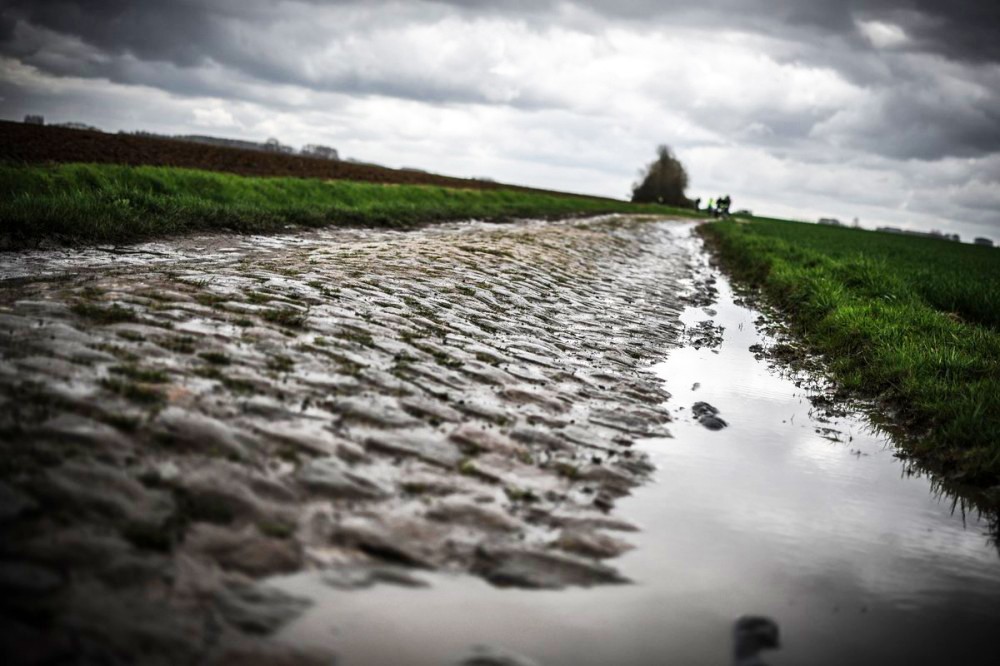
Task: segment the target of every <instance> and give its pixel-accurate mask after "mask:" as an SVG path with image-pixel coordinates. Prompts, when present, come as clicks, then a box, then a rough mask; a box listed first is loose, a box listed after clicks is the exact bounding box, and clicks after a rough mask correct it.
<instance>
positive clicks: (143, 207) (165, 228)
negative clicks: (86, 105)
mask: <svg viewBox="0 0 1000 666" xmlns="http://www.w3.org/2000/svg"><path fill="white" fill-rule="evenodd" d="M616 212H619V213H657V214H668V215H678V214H680V215H690V214H692V211H689V210H678V209H672V208H669V207H666V206H655V205H636V204H631V203H627V202H624V201H622V202H616V201H610V200H607V199H596V198H594V199H591V198H587V197H580V196H569V195H567V196H560V195H555V194H546V193H535V192H530V191H525V190H514V189H491V190H472V189H453V188H446V187H436V186H427V185H380V184H373V183H364V182H354V181H346V180H338V181H325V180H318V179H306V178H254V177H246V176H235V175H231V174H224V173H217V172H210V171H198V170H193V169H180V168H172V167H131V166H117V165H98V164H61V165H53V166H21V165H0V235H2V236H3V237H4V240H5V242H6V246H7V247H23V246H26V245H30V244H31V243H33V242H36V241H37V240H38V239H41V238H49V239H59V240H63V241H67V242H91V243H104V242H118V243H120V242H132V241H138V240H142V239H147V238H153V237H158V236H164V235H173V234H180V233H185V232H191V231H207V230H230V231H239V232H265V231H274V230H279V229H283V228H285V227H286V226H287V225H289V224H294V225H301V226H307V227H319V226H327V225H363V226H377V227H394V228H405V227H409V226H413V225H417V224H422V223H428V222H436V221H443V220H456V219H470V218H477V219H489V220H505V219H511V218H517V217H554V216H569V215H585V214H600V213H616Z"/></svg>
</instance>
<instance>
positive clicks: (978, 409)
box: [700, 220, 1000, 485]
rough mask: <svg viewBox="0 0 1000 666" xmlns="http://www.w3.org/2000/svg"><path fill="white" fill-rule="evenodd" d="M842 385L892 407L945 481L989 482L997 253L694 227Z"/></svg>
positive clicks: (994, 421) (999, 352)
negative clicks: (787, 321) (781, 314)
mask: <svg viewBox="0 0 1000 666" xmlns="http://www.w3.org/2000/svg"><path fill="white" fill-rule="evenodd" d="M700 231H701V233H702V234H703V235H704V236H705V237H706V238H707V239H708V240H709V242H710V244H711V245H712V246H713V247H714V249H715V250H716V252H717V254H718V256H719V257H720V259H721V260H722V262H723V264H724V265H725V266H726V267H727V268H728V269H729V270H730V271H731V272H732V273H733V274H734V276H735V277H736V278H737V279H741V280H745V281H749V282H750V283H751V284H753V285H755V286H758V287H760V288H762V290H763V292H764V293H765V295H766V296H767V297H769V299H770V300H771V301H772V302H773V303H774V304H775V305H776V306H777V307H778V308H779V309H781V310H783V311H784V312H785V313H786V314H787V315H788V317H789V319H790V322H791V324H792V326H793V328H794V329H795V331H796V333H798V334H799V335H800V336H801V337H802V338H803V340H804V341H805V342H806V343H807V344H808V345H809V346H810V347H812V348H814V349H815V350H817V351H819V352H822V353H823V354H824V355H825V356H826V357H827V358H828V360H829V362H830V366H831V369H832V371H833V373H834V375H835V376H836V378H837V379H838V380H839V382H840V383H841V385H842V386H843V387H844V388H846V389H848V390H850V391H853V392H854V393H856V394H858V395H864V396H867V397H873V398H877V399H879V400H880V401H882V402H883V403H884V404H887V405H890V406H892V407H893V408H894V409H895V411H896V416H897V420H899V419H901V421H902V424H903V425H904V426H907V427H908V429H909V430H910V431H911V432H913V433H914V434H915V435H916V436H915V437H913V438H908V440H909V441H907V442H906V443H905V446H906V447H907V448H908V449H909V450H910V451H911V453H913V454H915V455H916V456H917V457H918V458H919V459H921V460H922V461H923V462H925V463H927V464H929V465H930V466H931V467H932V468H934V469H936V470H938V471H940V472H943V473H945V474H946V475H947V477H948V478H949V479H952V480H955V481H960V482H969V483H974V484H976V485H995V484H997V483H998V482H1000V328H998V327H1000V251H997V250H994V249H992V248H984V247H977V246H972V245H960V244H958V243H952V242H948V241H942V240H935V239H927V238H917V237H908V236H898V235H893V234H885V233H880V232H871V231H863V230H856V229H845V228H836V227H825V226H819V225H815V224H804V223H797V222H787V221H778V220H755V221H752V222H748V223H741V222H736V221H723V222H714V223H711V224H707V225H703V226H702V227H701V228H700Z"/></svg>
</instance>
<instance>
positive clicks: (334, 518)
mask: <svg viewBox="0 0 1000 666" xmlns="http://www.w3.org/2000/svg"><path fill="white" fill-rule="evenodd" d="M677 224H679V223H675V222H669V221H660V222H657V221H651V220H637V219H629V218H621V217H608V218H600V219H593V220H586V221H578V222H562V223H535V222H525V223H520V224H514V225H503V226H499V225H482V224H474V223H471V224H461V225H445V226H441V227H435V228H427V229H424V230H420V231H414V232H407V233H401V232H375V231H360V230H355V231H350V230H337V231H318V232H309V233H296V234H288V235H285V236H271V237H231V236H206V237H195V238H189V239H185V240H182V241H177V242H172V243H159V244H155V245H149V246H139V247H137V248H135V249H134V252H137V253H139V254H135V253H133V251H132V250H130V251H129V254H128V255H121V254H116V253H114V252H98V251H89V252H84V253H62V254H59V253H48V254H46V253H35V254H32V255H24V254H22V255H7V256H5V257H3V258H2V259H0V261H3V262H5V263H4V266H3V269H2V271H3V272H4V273H5V275H4V277H8V278H17V279H11V280H7V281H5V282H2V283H0V353H2V363H0V441H2V448H0V458H2V462H0V465H2V467H0V507H2V511H0V531H2V540H0V543H2V546H0V549H2V553H0V559H2V562H0V588H3V589H2V590H0V598H2V599H3V601H0V604H2V613H3V620H2V621H3V623H4V625H5V626H4V630H3V635H4V641H5V643H6V645H5V646H4V649H5V650H6V651H7V652H8V654H15V653H16V654H18V655H19V656H20V658H21V661H24V662H28V663H30V662H31V661H43V660H45V659H57V658H59V657H60V656H66V655H75V656H76V658H78V659H80V660H82V663H89V662H100V663H118V662H119V661H120V662H121V663H129V662H131V661H134V660H135V658H136V657H137V655H143V658H144V659H145V663H155V660H153V659H151V657H150V655H155V656H156V657H157V658H158V659H159V660H160V661H162V662H163V663H195V662H198V661H209V662H216V663H255V662H252V661H250V660H249V659H250V657H248V655H257V657H256V658H258V659H262V660H263V661H262V662H261V663H268V662H271V661H273V660H276V659H278V658H279V657H280V658H281V659H286V660H288V661H285V662H282V663H298V662H301V663H312V661H313V660H314V659H321V658H322V657H323V655H313V654H305V653H294V651H292V650H291V649H290V648H287V647H281V646H278V645H274V644H271V643H269V642H268V636H270V635H272V634H273V633H274V632H275V631H277V630H278V629H280V628H281V627H282V626H284V625H285V624H286V623H287V622H288V621H289V620H291V619H293V618H294V617H296V616H298V615H299V614H300V613H301V612H302V611H303V609H304V608H305V605H306V603H307V602H305V601H303V600H302V599H299V598H296V597H295V596H293V595H290V594H288V593H286V592H283V591H281V590H279V589H276V588H274V587H272V586H269V585H268V584H267V583H266V582H264V581H266V579H267V578H268V577H270V576H274V575H278V574H286V573H291V572H295V571H300V570H304V569H305V570H308V569H318V570H323V571H326V572H328V573H329V576H328V579H329V580H330V581H331V584H334V585H338V586H347V587H357V586H365V585H370V584H372V582H374V581H380V580H381V581H386V580H387V581H391V582H394V583H397V584H410V583H414V582H415V581H413V580H412V579H411V578H410V577H409V575H408V572H410V571H413V570H443V571H456V572H471V573H473V574H475V575H477V576H480V577H482V578H484V579H486V580H488V581H490V582H491V583H493V584H495V585H498V586H517V587H532V588H561V587H566V586H589V585H595V584H610V583H618V582H623V580H624V578H623V577H622V576H621V574H620V573H619V572H618V571H617V570H616V568H615V565H614V558H615V557H616V556H617V555H619V554H620V553H622V552H624V551H625V550H627V549H628V547H629V543H628V536H629V535H628V533H629V531H630V530H631V529H633V528H632V526H631V525H629V524H628V523H626V522H624V521H622V520H621V519H620V518H618V517H617V516H616V513H615V510H614V506H615V502H616V500H617V499H619V498H620V497H622V496H623V495H625V494H627V493H629V491H630V489H632V488H633V487H635V486H636V485H638V484H640V483H642V482H643V481H644V480H645V479H646V478H647V476H648V475H649V473H650V471H651V466H650V465H649V463H648V461H647V459H646V457H645V456H644V455H643V454H642V453H639V452H638V451H636V450H635V449H633V447H632V444H633V442H634V441H635V440H636V439H639V438H646V437H651V436H657V435H663V434H665V432H666V430H665V423H666V422H667V421H668V420H669V416H668V415H667V412H666V411H665V410H664V409H662V403H663V402H664V401H665V400H666V399H667V397H668V396H667V395H666V393H665V392H664V391H663V389H662V388H661V384H660V382H659V381H658V380H657V379H656V378H655V377H654V376H653V375H651V374H650V373H648V372H647V371H646V370H644V368H648V367H649V366H650V364H651V363H652V362H653V361H655V360H658V359H659V358H661V357H662V355H663V353H664V350H666V349H668V348H669V347H670V346H671V345H672V344H674V343H675V341H676V339H677V337H678V334H679V332H680V330H681V325H680V324H679V323H678V320H677V317H678V315H679V313H680V312H681V310H682V308H683V304H682V303H681V297H680V296H679V294H680V293H681V292H682V291H684V290H683V289H682V281H683V279H684V278H685V276H686V275H687V273H688V272H689V270H690V266H691V263H690V262H691V260H692V258H691V255H690V248H689V247H688V246H682V245H680V244H677V243H675V242H672V240H671V234H670V228H671V227H672V226H676V225H677ZM146 251H149V252H151V253H150V254H145V255H144V254H142V253H143V252H146ZM34 277H43V278H44V279H39V280H35V279H33V278H34ZM688 291H690V290H689V289H688Z"/></svg>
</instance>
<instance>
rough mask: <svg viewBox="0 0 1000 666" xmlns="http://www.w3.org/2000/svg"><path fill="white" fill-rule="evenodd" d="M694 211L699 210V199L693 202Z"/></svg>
mask: <svg viewBox="0 0 1000 666" xmlns="http://www.w3.org/2000/svg"><path fill="white" fill-rule="evenodd" d="M694 209H695V210H701V197H698V198H697V199H695V200H694Z"/></svg>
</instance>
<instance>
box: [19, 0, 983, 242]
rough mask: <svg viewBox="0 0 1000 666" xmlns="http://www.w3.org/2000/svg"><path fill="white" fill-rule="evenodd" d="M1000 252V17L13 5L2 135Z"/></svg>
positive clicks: (122, 0) (846, 1)
mask: <svg viewBox="0 0 1000 666" xmlns="http://www.w3.org/2000/svg"><path fill="white" fill-rule="evenodd" d="M26 113H41V114H44V115H45V117H46V120H47V121H48V122H62V121H68V120H75V121H81V122H86V123H90V124H93V125H97V126H99V127H101V128H103V129H105V130H112V131H117V130H120V129H124V130H135V129H145V130H150V131H154V132H163V133H201V134H214V135H218V136H227V137H240V138H249V139H255V140H263V139H265V138H267V137H272V136H273V137H277V138H278V139H280V140H281V141H282V142H283V143H288V144H292V145H295V146H300V145H302V144H305V143H322V144H327V145H331V146H334V147H336V148H338V149H339V150H340V151H341V154H342V155H345V156H349V157H354V158H357V159H361V160H366V161H375V162H379V163H383V164H387V165H390V166H412V167H421V168H425V169H427V170H430V171H437V172H442V173H447V174H450V175H459V176H486V177H491V178H495V179H496V180H500V181H506V182H514V183H522V184H526V185H534V186H539V187H546V188H553V189H562V190H572V191H579V192H589V193H595V194H605V195H610V196H617V197H625V196H627V195H628V193H629V189H630V186H631V184H632V182H633V181H634V180H635V177H636V172H637V170H638V169H639V167H641V166H642V165H643V164H644V163H646V162H648V161H649V160H651V159H652V158H653V156H654V151H655V147H656V145H657V144H659V143H666V144H668V145H670V146H671V147H672V148H673V149H674V150H675V152H676V153H677V155H678V156H679V158H680V159H681V161H682V162H683V163H684V164H685V166H686V167H687V169H688V173H689V176H690V183H691V186H690V189H689V192H688V193H689V195H691V196H701V197H703V198H708V197H709V196H715V195H718V194H722V193H726V192H728V193H729V194H731V195H732V197H733V200H734V207H735V208H751V209H753V210H754V211H755V212H757V213H761V214H773V215H782V216H795V217H799V218H802V219H816V218H817V217H820V216H835V217H839V218H841V219H842V220H845V221H850V220H852V219H853V218H854V217H859V218H861V223H862V225H863V226H875V225H877V224H893V225H897V226H906V227H912V228H923V229H930V228H936V229H940V230H942V231H948V232H957V233H961V234H962V235H963V237H965V238H966V239H968V238H970V237H971V236H975V235H985V236H990V237H993V238H997V239H998V240H1000V2H998V0H950V1H945V0H864V1H862V0H699V1H698V2H690V1H684V2H681V1H678V0H589V1H586V2H574V3H568V2H555V1H551V2H550V1H547V0H506V1H505V0H470V1H467V2H459V1H457V0H455V1H447V0H441V1H438V2H420V1H411V2H379V1H376V0H357V1H351V0H343V1H329V2H324V1H321V0H291V1H277V0H200V1H198V0H132V1H128V0H105V1H86V0H76V1H73V0H0V118H5V119H18V120H19V119H21V118H22V117H23V116H24V114H26Z"/></svg>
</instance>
